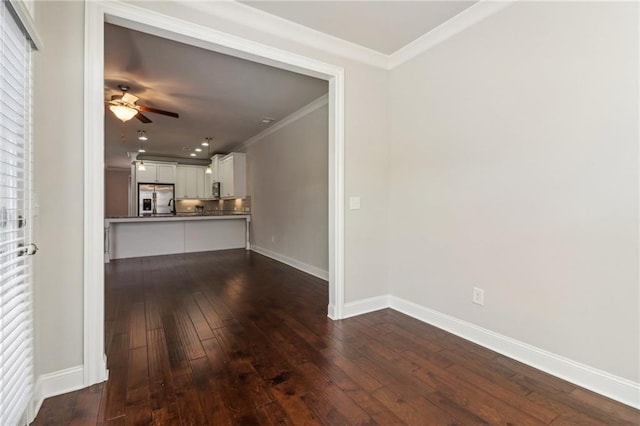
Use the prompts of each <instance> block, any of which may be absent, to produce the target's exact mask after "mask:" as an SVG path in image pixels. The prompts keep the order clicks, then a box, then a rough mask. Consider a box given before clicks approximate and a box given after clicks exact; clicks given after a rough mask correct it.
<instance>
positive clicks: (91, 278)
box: [84, 1, 344, 386]
mask: <svg viewBox="0 0 640 426" xmlns="http://www.w3.org/2000/svg"><path fill="white" fill-rule="evenodd" d="M85 8H86V10H85V83H84V84H85V87H84V89H85V95H84V97H85V99H84V100H85V116H84V123H85V134H84V160H85V167H84V243H85V245H84V382H85V385H86V386H89V385H91V384H93V383H98V382H101V381H104V380H106V378H107V370H106V360H105V356H104V263H103V262H104V254H103V251H104V130H103V129H104V104H103V102H104V99H103V97H104V88H103V86H104V55H103V52H104V31H103V26H104V22H111V23H116V24H118V25H122V26H126V27H129V28H132V29H136V30H140V31H145V32H148V33H151V34H155V35H161V36H163V37H165V38H170V39H173V40H176V41H181V42H185V43H188V44H192V45H196V46H199V47H204V48H206V49H209V50H214V51H217V52H221V53H225V54H229V55H232V56H237V57H241V58H246V59H251V60H252V61H256V62H261V63H264V64H268V65H271V66H276V67H278V68H283V69H287V70H290V71H295V72H299V73H302V74H306V75H311V76H314V77H318V78H322V79H324V80H327V81H328V82H329V306H328V316H329V317H330V318H332V319H340V318H342V316H343V312H344V69H343V68H342V67H339V66H335V65H332V64H328V63H324V62H320V61H317V60H315V59H312V58H307V57H304V56H301V55H298V54H294V53H291V52H288V51H285V50H281V49H277V48H274V47H271V46H267V45H264V44H260V43H256V42H254V41H251V40H247V39H244V38H241V37H237V36H234V35H232V34H228V33H224V32H221V31H217V30H214V29H211V28H208V27H204V26H201V25H196V24H193V23H190V22H186V21H183V20H180V19H176V18H173V17H170V16H167V15H163V14H160V13H156V12H152V11H150V10H148V9H144V8H141V7H138V6H134V5H130V4H125V3H119V2H106V1H90V2H86V3H85Z"/></svg>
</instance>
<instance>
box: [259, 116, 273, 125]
mask: <svg viewBox="0 0 640 426" xmlns="http://www.w3.org/2000/svg"><path fill="white" fill-rule="evenodd" d="M260 121H261V122H263V123H265V124H269V123H272V122H274V121H276V119H275V118H271V117H264V118H263V119H262V120H260Z"/></svg>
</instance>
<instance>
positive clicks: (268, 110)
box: [104, 0, 475, 168]
mask: <svg viewBox="0 0 640 426" xmlns="http://www.w3.org/2000/svg"><path fill="white" fill-rule="evenodd" d="M241 3H242V4H244V6H243V7H244V8H245V9H246V10H253V11H255V12H256V13H259V14H262V15H259V16H262V17H264V19H265V20H267V19H266V18H267V16H266V15H267V13H268V14H273V15H277V16H279V18H275V17H274V16H271V18H272V19H281V18H284V19H287V20H289V21H292V22H295V23H297V24H300V25H304V26H307V27H308V28H312V29H314V30H317V31H321V32H324V33H327V34H329V35H331V36H334V37H338V38H342V39H343V40H347V41H349V42H352V43H356V44H358V45H361V46H364V47H366V48H369V49H373V50H375V51H377V52H380V53H381V54H383V55H388V54H391V53H394V52H397V51H398V49H401V48H402V47H403V46H405V45H407V44H408V43H411V42H412V41H413V40H415V39H417V38H419V37H421V36H422V35H424V34H425V33H427V32H429V31H431V30H432V29H434V28H436V27H438V26H439V25H440V24H442V23H444V22H446V21H447V20H449V19H451V18H452V17H453V16H455V15H457V14H459V13H460V12H462V11H463V10H465V9H466V8H468V7H469V6H471V5H473V4H474V3H475V1H456V0H450V1H317V0H316V1H296V0H294V1H242V2H241ZM233 4H236V5H238V6H242V4H240V3H233ZM376 54H378V53H376ZM104 71H105V99H110V97H111V95H115V94H121V93H120V91H119V90H118V88H117V86H118V84H125V85H128V86H130V88H131V89H130V93H131V94H133V95H135V96H138V97H139V98H140V99H139V101H138V104H139V105H145V106H149V107H152V108H158V109H163V110H168V111H173V112H177V113H179V114H180V118H178V119H176V118H171V117H166V116H163V115H159V114H154V113H145V115H146V116H147V117H148V118H150V119H151V120H152V121H153V122H152V123H148V124H144V123H142V122H140V121H138V120H137V119H135V118H134V119H132V120H130V121H128V122H126V123H124V124H123V123H122V122H121V121H120V120H118V119H117V118H116V117H115V116H114V115H113V114H112V113H111V112H110V111H108V110H107V109H105V111H106V117H105V164H106V165H107V167H117V168H126V167H128V166H129V164H130V162H131V160H130V159H129V158H128V157H127V152H136V151H137V150H138V148H139V147H140V143H139V141H138V139H137V131H138V130H144V131H145V132H146V134H147V136H148V138H149V141H148V142H145V146H144V148H145V149H146V151H147V155H153V154H159V155H163V156H170V157H178V158H184V159H190V158H191V157H190V156H189V153H191V152H193V149H194V148H196V147H200V143H201V142H202V141H203V140H204V138H205V137H212V138H213V140H214V142H213V144H212V146H211V154H213V153H217V152H228V151H229V150H230V149H231V148H233V147H234V146H235V145H237V144H239V143H241V142H244V141H245V140H247V139H249V138H250V137H252V136H254V135H256V134H258V133H260V132H261V131H262V130H264V129H266V128H267V127H269V124H265V123H262V122H261V119H262V118H264V117H272V118H274V119H275V120H276V121H278V120H280V119H282V118H284V117H286V116H287V115H289V114H291V113H293V112H295V111H296V110H298V109H300V108H301V107H303V106H305V105H307V104H309V103H310V102H312V101H314V100H315V99H317V98H319V97H320V96H322V95H324V94H325V93H327V90H328V87H327V82H326V81H323V80H318V79H315V78H312V77H308V76H303V75H300V74H295V73H292V72H289V71H284V70H281V69H278V68H273V67H270V66H267V65H262V64H258V63H255V62H250V61H247V60H243V59H239V58H235V57H231V56H227V55H223V54H220V53H216V52H212V51H209V50H205V49H201V48H197V47H193V46H189V45H185V44H182V43H178V42H175V41H171V40H168V39H164V38H160V37H156V36H153V35H150V34H146V33H141V32H137V31H133V30H130V29H126V28H123V27H119V26H115V25H110V24H105V70H104ZM196 158H200V159H202V160H206V159H207V158H208V155H207V151H206V148H205V149H204V150H203V151H202V152H200V153H198V156H197V157H196Z"/></svg>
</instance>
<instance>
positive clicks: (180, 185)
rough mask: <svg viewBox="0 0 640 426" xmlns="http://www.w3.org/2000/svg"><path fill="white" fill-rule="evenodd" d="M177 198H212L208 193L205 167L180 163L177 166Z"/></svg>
mask: <svg viewBox="0 0 640 426" xmlns="http://www.w3.org/2000/svg"><path fill="white" fill-rule="evenodd" d="M209 193H211V189H209ZM176 198H195V199H202V198H211V196H210V195H209V196H208V197H207V193H206V185H205V167H201V166H182V165H180V166H178V167H177V168H176Z"/></svg>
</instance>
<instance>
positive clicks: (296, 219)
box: [246, 104, 329, 276]
mask: <svg viewBox="0 0 640 426" xmlns="http://www.w3.org/2000/svg"><path fill="white" fill-rule="evenodd" d="M328 130H329V122H328V108H327V105H326V104H325V105H324V106H323V107H321V108H319V109H316V110H315V111H313V112H311V113H309V114H307V115H305V116H303V117H301V118H299V119H298V120H296V121H294V122H292V123H290V124H288V125H286V126H285V127H283V128H281V129H279V130H277V131H276V132H274V133H272V134H270V135H267V136H266V137H265V138H263V139H261V140H259V141H256V142H255V143H253V144H252V145H250V146H249V147H248V148H247V150H246V152H247V169H248V176H247V186H248V188H247V189H248V194H249V195H251V231H252V232H251V245H252V247H254V248H256V247H255V246H257V249H258V250H260V249H264V250H268V251H269V252H272V253H273V254H276V255H279V256H284V257H286V258H289V259H292V260H294V261H295V262H299V263H302V264H303V265H301V266H304V265H308V266H311V267H312V268H311V269H310V270H311V271H314V270H318V271H324V273H325V276H326V275H328V270H329V257H328V250H329V248H328V235H329V230H328V208H329V207H328V202H329V201H328V167H329V166H328V143H327V142H328V138H329V134H328Z"/></svg>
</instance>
